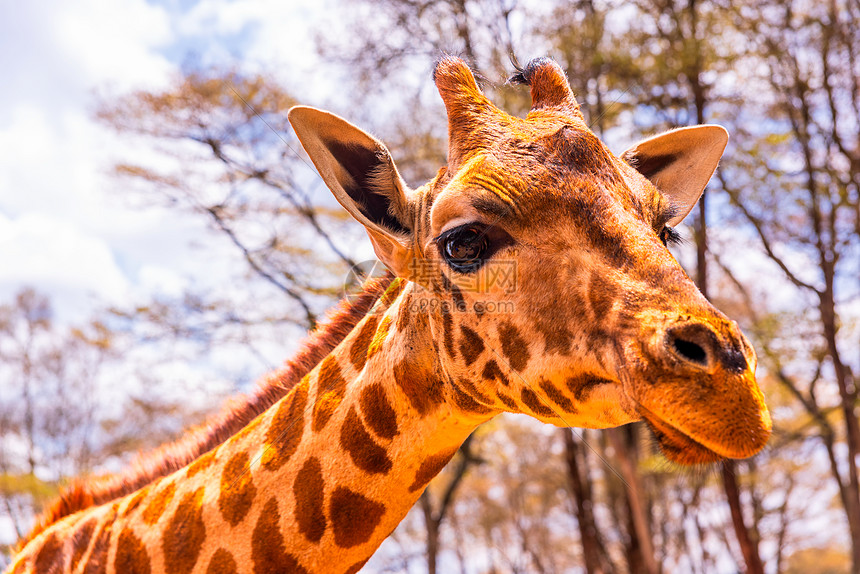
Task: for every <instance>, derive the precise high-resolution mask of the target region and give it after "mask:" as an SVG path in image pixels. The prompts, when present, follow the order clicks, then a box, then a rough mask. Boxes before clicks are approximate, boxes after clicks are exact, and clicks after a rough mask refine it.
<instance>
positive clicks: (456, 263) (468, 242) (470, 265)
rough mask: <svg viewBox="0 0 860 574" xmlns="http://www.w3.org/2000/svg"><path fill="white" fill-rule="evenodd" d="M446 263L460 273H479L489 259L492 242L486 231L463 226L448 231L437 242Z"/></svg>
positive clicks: (475, 227)
mask: <svg viewBox="0 0 860 574" xmlns="http://www.w3.org/2000/svg"><path fill="white" fill-rule="evenodd" d="M436 243H437V245H439V247H440V248H441V251H442V257H444V258H445V262H446V263H448V265H449V266H450V267H451V269H453V270H454V271H458V272H460V273H471V272H473V271H477V270H478V269H479V268H480V267H481V265H483V264H484V261H486V258H487V251H488V248H489V246H490V241H489V238H488V236H487V233H486V232H485V230H484V229H483V228H481V227H478V226H475V225H463V226H460V227H455V228H454V229H451V230H450V231H446V232H445V233H443V234H442V235H440V236H439V237H438V238H437V240H436Z"/></svg>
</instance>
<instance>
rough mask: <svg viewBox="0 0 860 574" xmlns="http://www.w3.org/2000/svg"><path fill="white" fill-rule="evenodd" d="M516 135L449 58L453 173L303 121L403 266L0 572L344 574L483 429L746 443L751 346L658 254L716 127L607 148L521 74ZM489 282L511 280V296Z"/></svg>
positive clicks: (325, 121) (554, 83)
mask: <svg viewBox="0 0 860 574" xmlns="http://www.w3.org/2000/svg"><path fill="white" fill-rule="evenodd" d="M515 79H516V80H517V81H519V82H521V83H526V84H529V86H530V89H531V94H532V108H531V111H530V112H529V113H528V115H527V116H526V117H525V118H518V117H513V116H510V115H508V114H506V113H505V112H503V111H501V110H499V109H498V108H496V107H495V106H494V105H493V104H492V103H491V102H490V101H489V100H488V99H487V98H486V96H485V95H484V94H483V93H482V92H481V90H480V89H479V87H478V85H477V83H476V82H475V79H474V76H473V75H472V72H471V71H470V70H469V68H468V67H467V66H466V65H465V64H464V63H463V62H462V61H461V60H459V59H457V58H453V57H445V58H443V59H441V60H440V61H439V63H438V65H437V66H436V70H435V72H434V81H435V82H436V85H437V87H438V89H439V93H440V94H441V96H442V99H443V101H444V103H445V107H446V110H447V114H448V133H449V150H448V164H447V166H445V167H444V168H443V169H442V170H440V171H439V173H438V174H437V176H436V177H435V178H433V179H432V180H431V181H429V182H428V183H426V184H425V185H424V186H422V187H420V188H418V189H414V190H413V189H409V187H408V186H407V185H406V183H405V182H404V181H403V179H402V178H401V177H400V175H399V173H398V171H397V168H396V166H395V163H394V161H393V160H392V157H391V154H390V153H389V152H388V149H387V148H386V147H385V146H384V145H383V144H382V143H381V142H380V141H378V140H377V139H375V138H374V137H372V136H370V135H369V134H367V133H366V132H364V131H362V130H361V129H359V128H357V127H355V126H354V125H352V124H350V123H349V122H347V121H346V120H343V119H341V118H339V117H337V116H335V115H333V114H331V113H328V112H325V111H321V110H317V109H313V108H309V107H296V108H293V109H292V110H291V111H290V113H289V119H290V122H291V123H292V125H293V127H294V129H295V131H296V134H297V136H298V138H299V140H300V141H301V142H302V145H303V146H304V148H305V150H306V151H307V153H308V155H309V156H310V158H311V160H312V161H313V163H314V165H315V166H316V167H317V169H318V170H319V173H320V174H321V176H322V178H323V179H324V180H325V182H326V184H327V185H328V187H329V188H330V189H331V191H332V193H333V194H334V196H335V197H336V198H337V200H338V201H339V202H340V203H341V205H343V207H344V208H345V209H346V210H347V211H348V212H349V213H350V214H351V215H352V216H353V217H354V218H355V219H356V220H357V221H358V222H360V223H361V224H362V225H364V227H365V228H366V229H367V233H368V235H369V237H370V239H371V242H372V244H373V247H374V250H375V252H376V254H377V256H378V257H379V259H380V260H381V261H382V262H383V263H385V265H386V266H387V267H388V269H390V270H391V272H392V274H390V275H388V276H386V277H385V278H382V279H375V280H372V281H369V282H368V283H367V284H366V285H365V287H364V288H363V290H362V292H361V294H359V295H358V296H355V297H351V298H350V299H349V300H348V301H345V302H344V303H342V304H341V306H340V307H339V308H338V310H337V311H336V312H335V313H334V314H333V315H332V316H330V318H329V320H328V321H327V322H326V323H324V324H323V325H322V326H321V327H319V328H318V330H317V331H315V332H314V333H312V334H311V336H310V338H309V339H308V342H307V343H306V345H305V347H304V349H303V351H302V352H301V353H300V354H299V355H298V356H297V357H296V358H294V359H293V360H292V361H291V362H289V363H288V364H287V365H286V366H285V367H284V368H283V369H281V370H279V371H277V372H275V373H273V374H272V375H270V377H269V378H268V379H266V380H265V381H264V382H263V383H262V385H261V386H260V388H259V390H258V391H257V392H256V393H255V394H252V395H251V396H249V397H246V398H245V400H244V401H240V402H235V403H234V404H233V406H232V407H231V408H230V410H227V411H225V412H224V413H223V414H222V415H220V416H219V417H216V418H215V419H213V420H212V421H210V422H209V423H208V424H207V425H205V426H204V427H202V428H200V429H197V430H196V431H193V432H190V433H189V434H188V435H187V436H186V437H185V438H183V439H182V440H180V441H179V442H178V443H176V444H174V445H168V446H167V447H164V448H163V449H161V450H160V451H158V452H156V453H155V454H153V455H150V456H146V457H143V458H142V459H141V460H140V461H139V462H138V463H137V464H136V466H135V467H134V468H132V469H131V470H129V471H128V472H126V473H123V474H120V475H116V476H111V477H106V478H102V479H99V480H96V481H93V482H86V481H80V482H78V483H76V484H74V485H72V487H70V488H69V489H67V490H66V491H65V492H64V494H63V495H62V497H61V499H60V500H59V501H58V502H56V503H55V504H54V506H53V507H52V509H51V510H50V511H49V512H48V513H47V514H46V516H45V517H44V519H43V522H42V524H41V526H39V527H38V528H37V529H35V530H34V532H33V533H32V534H31V535H30V537H29V538H28V541H27V542H26V544H25V545H23V547H22V549H21V551H20V553H19V554H18V555H17V557H16V562H15V563H14V564H13V565H12V566H11V568H10V570H9V572H13V573H15V574H19V573H22V572H39V573H45V572H51V573H53V572H75V573H79V572H107V573H113V572H118V573H132V572H133V573H138V572H139V573H152V572H165V573H168V574H189V573H192V572H200V573H231V572H254V573H266V572H300V573H301V572H326V573H328V572H334V573H341V572H357V571H358V570H359V569H360V568H361V567H362V565H363V564H364V563H365V562H366V561H367V560H368V558H369V557H370V556H371V555H372V554H373V552H374V551H375V549H376V548H377V547H378V546H379V544H380V543H381V542H382V540H383V539H384V538H385V537H386V536H387V535H388V534H389V533H390V532H391V531H392V530H393V529H394V528H395V527H396V526H397V524H398V523H399V522H400V520H402V518H403V517H404V516H405V514H406V512H407V511H408V510H409V508H410V507H411V506H412V504H413V503H414V502H415V500H416V499H417V498H418V496H419V495H420V494H421V492H422V491H423V489H424V488H425V487H426V486H427V484H428V483H429V481H430V480H431V479H432V478H433V477H434V476H435V475H436V474H437V473H439V472H440V471H441V469H442V468H443V467H444V466H445V464H446V463H447V462H448V461H449V460H450V459H451V458H452V457H453V456H454V454H455V453H456V451H457V449H458V447H459V446H460V444H461V443H462V442H463V441H464V440H465V438H466V437H467V436H468V435H469V434H470V433H471V432H472V431H473V430H474V429H475V428H476V427H477V426H478V425H480V424H482V423H483V422H485V421H487V420H489V419H491V418H493V417H494V416H496V415H498V414H499V413H501V412H504V411H508V412H520V413H527V414H530V415H532V416H534V417H535V418H537V419H539V420H542V421H545V422H548V423H552V424H555V425H562V426H568V425H570V426H579V427H590V428H606V427H614V426H618V425H622V424H626V423H629V422H632V421H636V420H641V419H644V420H645V421H646V422H647V424H648V426H649V427H650V429H651V430H652V431H653V432H654V434H655V436H656V438H657V441H658V443H659V445H660V447H661V449H662V450H663V452H664V453H665V455H666V456H667V457H668V458H669V459H670V460H673V461H676V462H678V463H682V464H698V463H708V462H714V461H717V460H720V459H722V458H742V457H747V456H751V455H753V454H755V453H756V452H758V451H759V450H760V449H761V448H763V446H764V445H765V443H766V442H767V439H768V437H769V435H770V431H771V422H770V417H769V415H768V411H767V408H766V406H765V403H764V399H763V396H762V393H761V391H760V390H759V388H758V386H757V384H756V381H755V374H754V373H755V366H756V358H755V353H754V351H753V349H752V347H751V346H750V344H749V343H748V342H747V340H746V338H744V336H743V334H742V333H741V332H740V330H739V329H738V327H737V325H736V324H735V323H733V322H732V321H730V320H728V319H727V318H726V317H725V316H723V315H722V314H721V313H720V312H719V311H717V310H716V309H715V308H714V307H712V306H711V305H710V303H708V302H707V301H706V300H705V299H704V297H703V296H702V295H701V293H700V292H699V291H698V289H696V287H695V286H694V285H693V283H692V282H691V281H690V279H689V278H688V277H687V276H686V274H685V273H684V271H683V270H682V269H681V267H680V265H679V264H678V263H677V261H675V259H674V258H673V256H672V255H671V253H670V252H669V251H668V249H667V247H666V245H665V241H666V239H667V238H668V237H669V236H671V233H670V231H669V226H671V225H674V224H676V223H677V222H679V221H680V220H681V219H682V218H683V216H684V215H686V214H687V213H688V212H689V211H690V209H691V208H692V206H693V204H694V203H695V202H696V201H697V199H698V197H699V196H700V194H701V192H702V190H703V189H704V187H705V185H706V184H707V182H708V180H709V178H710V177H711V175H712V174H713V172H714V170H715V169H716V166H717V163H718V161H719V159H720V157H721V155H722V152H723V149H724V147H725V145H726V141H727V134H726V132H725V130H723V129H722V128H720V127H717V126H696V127H691V128H684V129H680V130H676V131H672V132H668V133H665V134H662V135H659V136H655V137H653V138H650V139H648V140H645V141H644V142H641V143H640V144H638V145H636V146H634V147H632V148H630V149H629V150H628V151H627V152H625V153H624V154H622V156H620V157H616V156H615V155H613V154H612V153H610V152H609V151H608V150H607V148H606V147H605V146H604V145H603V144H602V143H601V142H600V141H599V139H598V138H597V137H596V136H595V135H594V134H593V133H592V132H591V131H590V130H589V129H588V127H587V126H586V125H585V122H584V120H583V117H582V115H581V114H580V112H579V107H578V105H577V103H576V99H575V98H574V96H573V94H572V93H571V91H570V88H569V86H568V83H567V79H566V78H565V76H564V73H563V72H562V70H561V69H560V68H559V67H558V65H557V64H555V63H554V62H552V61H551V60H547V59H539V60H535V61H533V62H532V63H530V64H529V65H528V66H526V68H525V69H523V70H522V71H521V72H520V73H519V74H517V76H516V77H515ZM500 278H501V279H500Z"/></svg>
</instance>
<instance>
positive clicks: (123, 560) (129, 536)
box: [113, 528, 152, 574]
mask: <svg viewBox="0 0 860 574" xmlns="http://www.w3.org/2000/svg"><path fill="white" fill-rule="evenodd" d="M113 566H114V570H116V572H118V573H119V572H122V573H123V574H126V573H127V574H150V572H152V568H151V567H150V565H149V553H148V552H147V551H146V546H144V545H143V542H141V541H140V538H138V537H137V536H135V534H134V531H133V530H132V529H131V528H124V529H123V531H122V532H120V535H119V540H118V541H117V545H116V556H114V561H113Z"/></svg>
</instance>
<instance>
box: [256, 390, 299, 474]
mask: <svg viewBox="0 0 860 574" xmlns="http://www.w3.org/2000/svg"><path fill="white" fill-rule="evenodd" d="M307 402H308V380H307V378H305V379H303V380H302V383H301V384H299V385H297V386H296V388H295V389H293V392H292V393H290V395H289V396H288V397H286V398H284V399H282V400H281V404H280V406H279V407H278V411H277V412H276V413H275V416H274V417H272V423H271V425H269V429H268V430H267V431H266V440H265V441H264V445H265V450H264V451H263V456H262V457H260V462H261V463H262V465H263V466H264V467H265V468H266V469H268V470H278V469H279V468H281V467H282V466H283V465H284V463H286V462H287V461H288V460H289V459H290V457H291V456H293V454H294V453H295V452H296V449H297V448H299V443H300V442H301V440H302V434H303V432H304V428H305V420H304V419H305V417H304V413H305V406H306V405H307Z"/></svg>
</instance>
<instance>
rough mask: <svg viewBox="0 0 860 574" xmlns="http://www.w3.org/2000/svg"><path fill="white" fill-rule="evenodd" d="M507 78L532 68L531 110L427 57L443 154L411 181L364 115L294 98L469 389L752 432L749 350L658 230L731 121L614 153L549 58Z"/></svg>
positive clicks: (676, 425) (583, 418) (450, 375)
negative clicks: (517, 112) (517, 108)
mask: <svg viewBox="0 0 860 574" xmlns="http://www.w3.org/2000/svg"><path fill="white" fill-rule="evenodd" d="M513 79H514V80H516V81H519V82H520V83H526V84H529V86H530V88H531V96H532V108H531V111H530V112H529V113H528V115H527V116H526V117H525V118H518V117H513V116H510V115H508V114H507V113H505V112H503V111H501V110H499V109H498V108H496V107H495V106H494V105H493V104H492V103H491V102H490V101H489V100H488V99H487V98H486V97H485V95H484V94H483V93H482V92H481V90H480V88H479V87H478V85H477V83H476V82H475V78H474V76H473V75H472V73H471V71H470V70H469V68H468V67H467V66H466V65H465V64H464V63H463V62H462V61H461V60H459V59H457V58H453V57H446V58H443V59H442V60H441V61H440V62H439V63H438V64H437V67H436V70H435V72H434V80H435V82H436V85H437V87H438V89H439V93H440V94H441V96H442V99H443V101H444V103H445V107H446V109H447V113H448V132H449V148H448V165H447V166H446V167H445V168H443V169H441V170H440V171H439V173H438V174H437V176H436V177H435V178H434V179H433V180H431V181H430V182H428V183H427V184H425V185H424V186H422V187H420V188H418V189H416V190H411V189H409V188H408V186H407V185H406V184H405V182H404V181H403V180H402V178H401V177H400V175H399V173H398V171H397V168H396V166H395V165H394V162H393V160H392V158H391V155H390V153H389V152H388V150H387V148H386V147H385V146H384V145H383V144H382V143H381V142H380V141H378V140H377V139H375V138H373V137H372V136H370V135H368V134H367V133H365V132H363V131H362V130H360V129H359V128H357V127H355V126H353V125H352V124H350V123H348V122H346V121H345V120H343V119H341V118H339V117H337V116H335V115H332V114H330V113H328V112H324V111H321V110H316V109H313V108H308V107H297V108H294V109H292V110H291V111H290V116H289V117H290V121H291V123H292V124H293V127H294V128H295V130H296V133H297V135H298V137H299V139H300V141H301V142H302V144H303V146H304V147H305V149H306V150H307V152H308V154H309V155H310V157H311V159H312V160H313V162H314V164H315V165H316V166H317V168H318V170H319V172H320V174H321V175H322V177H323V179H324V180H325V182H326V184H327V185H328V186H329V188H330V189H331V190H332V192H333V193H334V195H335V197H336V198H337V200H338V201H339V202H340V203H341V204H342V205H343V206H344V207H345V208H346V210H347V211H349V213H350V214H351V215H352V216H353V217H354V218H355V219H356V220H358V221H359V222H360V223H362V224H363V225H364V226H365V228H366V229H367V233H368V235H369V236H370V239H371V242H372V243H373V247H374V250H375V252H376V254H377V256H378V257H379V259H380V260H381V261H382V262H383V263H385V264H386V266H388V267H389V269H391V270H392V271H393V272H394V273H395V274H397V275H398V276H400V277H402V278H404V279H407V280H409V281H411V282H412V283H413V284H414V285H415V288H414V289H413V291H414V293H415V301H417V300H419V299H420V301H421V302H422V303H423V304H424V306H423V307H422V309H425V310H427V317H428V318H427V319H426V321H425V322H426V326H427V328H426V332H427V337H431V338H432V339H433V340H434V344H435V348H436V349H437V350H438V355H439V357H440V365H441V371H443V372H444V378H445V381H446V382H447V383H448V384H449V385H450V386H452V387H453V388H454V389H455V390H456V394H457V395H458V396H462V397H464V398H463V400H462V401H461V402H462V403H463V404H464V405H473V407H472V410H474V411H477V412H478V413H491V414H492V413H494V412H498V411H501V410H507V411H513V412H525V413H528V414H531V415H532V416H535V417H536V418H538V419H541V420H544V421H546V422H550V423H553V424H557V425H564V426H567V425H571V426H584V427H597V428H600V427H611V426H617V425H620V424H625V423H627V422H631V421H634V420H640V419H644V420H645V421H646V422H647V423H648V425H649V427H650V428H651V430H652V431H653V432H654V434H655V436H656V437H657V439H658V442H659V443H660V445H661V448H662V450H663V452H664V453H665V454H666V455H667V457H668V458H669V459H670V460H674V461H676V462H680V463H686V464H696V463H702V462H711V461H715V460H719V459H721V458H725V457H728V458H742V457H747V456H750V455H752V454H754V453H756V452H758V451H759V450H760V449H761V448H762V447H763V446H764V444H765V443H766V441H767V439H768V437H769V435H770V430H771V422H770V417H769V414H768V411H767V408H766V406H765V404H764V399H763V396H762V393H761V391H760V390H759V388H758V386H757V384H756V380H755V375H754V373H755V367H756V357H755V353H754V351H753V349H752V347H751V346H750V344H749V343H748V341H747V340H746V338H745V337H744V336H743V334H742V333H741V332H740V330H739V329H738V326H737V324H735V323H734V322H732V321H730V320H728V319H727V318H726V317H725V316H724V315H723V314H722V313H720V312H719V311H718V310H716V309H715V308H714V307H713V306H711V305H710V303H708V301H707V300H705V298H704V297H703V296H702V295H701V293H700V292H699V290H698V289H697V288H696V287H695V285H694V284H693V283H692V281H691V280H690V279H689V278H688V277H687V275H686V274H685V273H684V271H683V270H682V268H681V266H680V265H679V264H678V262H677V261H676V260H675V258H674V257H673V256H672V254H671V253H670V252H669V250H668V249H667V242H669V241H671V239H672V238H673V237H674V235H675V234H674V231H673V230H672V226H673V225H675V224H677V223H679V222H680V221H681V220H682V219H683V218H684V216H686V215H687V213H689V211H690V210H691V209H692V207H693V205H694V204H695V202H696V201H697V200H698V198H699V196H700V195H701V193H702V190H703V189H704V187H705V185H706V184H707V182H708V180H709V179H710V177H711V175H712V174H713V172H714V170H715V169H716V166H717V163H718V161H719V158H720V157H721V155H722V152H723V149H724V148H725V145H726V142H727V134H726V132H725V130H724V129H723V128H721V127H718V126H697V127H692V128H685V129H679V130H675V131H671V132H668V133H665V134H662V135H659V136H656V137H653V138H651V139H648V140H645V141H643V142H641V143H639V144H638V145H636V146H634V147H632V148H630V149H629V150H628V151H627V152H625V153H624V154H622V155H621V156H620V157H616V156H614V155H613V154H612V153H611V152H609V150H608V149H607V148H606V147H605V146H604V145H603V144H602V143H601V142H600V140H599V139H598V138H597V137H596V136H595V135H594V134H593V133H592V132H591V131H590V130H589V129H588V127H587V126H586V124H585V122H584V119H583V116H582V114H581V113H580V111H579V106H578V104H577V102H576V100H575V98H574V96H573V94H572V93H571V91H570V87H569V85H568V82H567V79H566V77H565V75H564V73H563V72H562V70H561V69H560V68H559V66H558V65H557V64H555V63H554V62H552V61H550V60H548V59H538V60H534V61H532V62H531V63H529V65H528V66H526V68H525V69H524V70H523V71H522V72H520V73H519V74H518V75H517V76H515V77H514V78H513ZM401 312H404V311H401ZM416 313H418V311H416Z"/></svg>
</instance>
